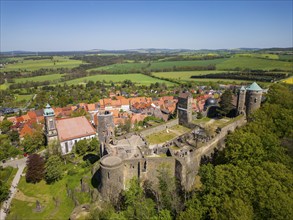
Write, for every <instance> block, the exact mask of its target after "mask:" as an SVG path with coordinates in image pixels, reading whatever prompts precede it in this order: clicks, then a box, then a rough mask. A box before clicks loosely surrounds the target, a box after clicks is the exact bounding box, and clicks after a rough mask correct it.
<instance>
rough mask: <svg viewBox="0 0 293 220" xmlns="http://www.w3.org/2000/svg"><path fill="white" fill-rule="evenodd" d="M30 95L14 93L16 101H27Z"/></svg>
mask: <svg viewBox="0 0 293 220" xmlns="http://www.w3.org/2000/svg"><path fill="white" fill-rule="evenodd" d="M32 97H33V95H17V94H16V95H15V98H16V101H17V102H19V101H22V100H25V101H29V100H30V99H31V98H32Z"/></svg>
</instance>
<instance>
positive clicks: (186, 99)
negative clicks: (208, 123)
mask: <svg viewBox="0 0 293 220" xmlns="http://www.w3.org/2000/svg"><path fill="white" fill-rule="evenodd" d="M177 110H178V118H179V124H180V125H188V124H189V123H190V122H191V121H192V95H191V94H190V92H188V91H184V92H181V93H180V94H179V97H178V107H177Z"/></svg>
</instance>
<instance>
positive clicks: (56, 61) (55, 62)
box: [0, 56, 82, 72]
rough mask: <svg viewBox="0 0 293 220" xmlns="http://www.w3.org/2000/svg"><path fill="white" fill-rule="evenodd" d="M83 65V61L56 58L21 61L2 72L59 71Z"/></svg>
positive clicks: (6, 67)
mask: <svg viewBox="0 0 293 220" xmlns="http://www.w3.org/2000/svg"><path fill="white" fill-rule="evenodd" d="M80 64H82V61H81V60H71V59H69V57H64V56H55V57H54V58H53V59H52V60H51V59H42V60H24V59H22V60H19V62H17V63H14V64H8V65H6V66H5V67H4V68H2V69H1V70H0V71H1V72H7V71H14V70H22V71H33V70H38V69H41V68H44V69H57V68H74V67H77V66H79V65H80Z"/></svg>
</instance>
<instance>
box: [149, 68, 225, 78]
mask: <svg viewBox="0 0 293 220" xmlns="http://www.w3.org/2000/svg"><path fill="white" fill-rule="evenodd" d="M222 72H224V71H218V70H211V71H176V72H174V71H173V72H153V73H152V74H153V75H154V76H156V77H163V78H169V79H177V80H194V79H191V78H190V77H191V76H200V75H206V74H212V73H222Z"/></svg>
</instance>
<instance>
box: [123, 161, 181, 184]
mask: <svg viewBox="0 0 293 220" xmlns="http://www.w3.org/2000/svg"><path fill="white" fill-rule="evenodd" d="M175 161H176V159H175V158H174V157H146V158H141V159H129V160H125V161H124V185H125V188H127V185H128V181H129V180H130V179H132V178H133V177H137V178H139V179H140V180H141V181H142V182H144V181H146V180H148V181H150V182H151V183H152V185H153V186H155V185H157V183H158V178H157V177H158V175H159V173H158V170H159V169H160V168H163V167H166V168H168V169H169V172H170V175H171V176H172V177H173V176H175Z"/></svg>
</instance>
